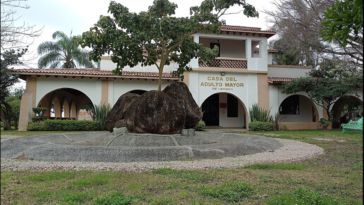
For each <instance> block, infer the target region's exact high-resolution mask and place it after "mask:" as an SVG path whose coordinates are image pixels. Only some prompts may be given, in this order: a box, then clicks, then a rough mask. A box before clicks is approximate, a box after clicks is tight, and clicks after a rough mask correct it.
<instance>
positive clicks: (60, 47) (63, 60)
mask: <svg viewBox="0 0 364 205" xmlns="http://www.w3.org/2000/svg"><path fill="white" fill-rule="evenodd" d="M52 37H53V39H55V40H57V41H56V42H52V41H46V42H43V43H41V44H40V45H39V46H38V54H39V55H43V56H42V57H41V58H40V59H39V60H38V67H39V68H45V67H48V66H49V67H50V68H57V67H61V68H76V67H87V68H93V67H95V66H94V64H93V63H92V62H91V61H90V60H89V52H88V51H86V50H82V49H80V48H79V47H78V46H76V45H75V43H74V42H73V41H72V39H73V38H74V36H72V32H71V35H70V36H69V37H68V36H67V35H66V34H65V33H63V32H62V31H56V32H54V33H53V35H52Z"/></svg>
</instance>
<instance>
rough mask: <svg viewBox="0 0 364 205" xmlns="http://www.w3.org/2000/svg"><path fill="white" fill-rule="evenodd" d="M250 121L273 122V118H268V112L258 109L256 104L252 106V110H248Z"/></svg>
mask: <svg viewBox="0 0 364 205" xmlns="http://www.w3.org/2000/svg"><path fill="white" fill-rule="evenodd" d="M249 115H250V121H251V122H253V121H259V122H273V121H274V120H273V117H272V116H270V110H266V109H264V108H260V107H259V106H258V104H256V103H255V104H253V105H252V108H251V109H249Z"/></svg>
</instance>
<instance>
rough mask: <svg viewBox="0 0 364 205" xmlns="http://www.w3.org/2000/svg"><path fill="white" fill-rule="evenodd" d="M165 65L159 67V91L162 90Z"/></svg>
mask: <svg viewBox="0 0 364 205" xmlns="http://www.w3.org/2000/svg"><path fill="white" fill-rule="evenodd" d="M163 67H164V65H162V63H161V66H160V67H159V79H158V91H162V75H163Z"/></svg>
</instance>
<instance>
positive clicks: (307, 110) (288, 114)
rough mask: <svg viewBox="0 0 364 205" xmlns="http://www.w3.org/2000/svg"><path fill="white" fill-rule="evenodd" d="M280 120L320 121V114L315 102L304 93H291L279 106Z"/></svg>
mask: <svg viewBox="0 0 364 205" xmlns="http://www.w3.org/2000/svg"><path fill="white" fill-rule="evenodd" d="M278 109H279V110H278V112H279V114H280V116H281V119H280V122H318V121H319V120H320V116H319V114H318V111H317V108H316V106H315V104H314V103H313V102H312V101H311V100H310V99H309V98H308V97H306V96H304V95H291V96H288V97H287V98H286V99H284V100H283V101H282V103H281V104H280V106H279V108H278Z"/></svg>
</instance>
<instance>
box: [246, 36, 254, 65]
mask: <svg viewBox="0 0 364 205" xmlns="http://www.w3.org/2000/svg"><path fill="white" fill-rule="evenodd" d="M245 54H246V59H247V61H248V70H252V68H253V67H252V66H253V65H252V39H249V38H248V39H246V40H245Z"/></svg>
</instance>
